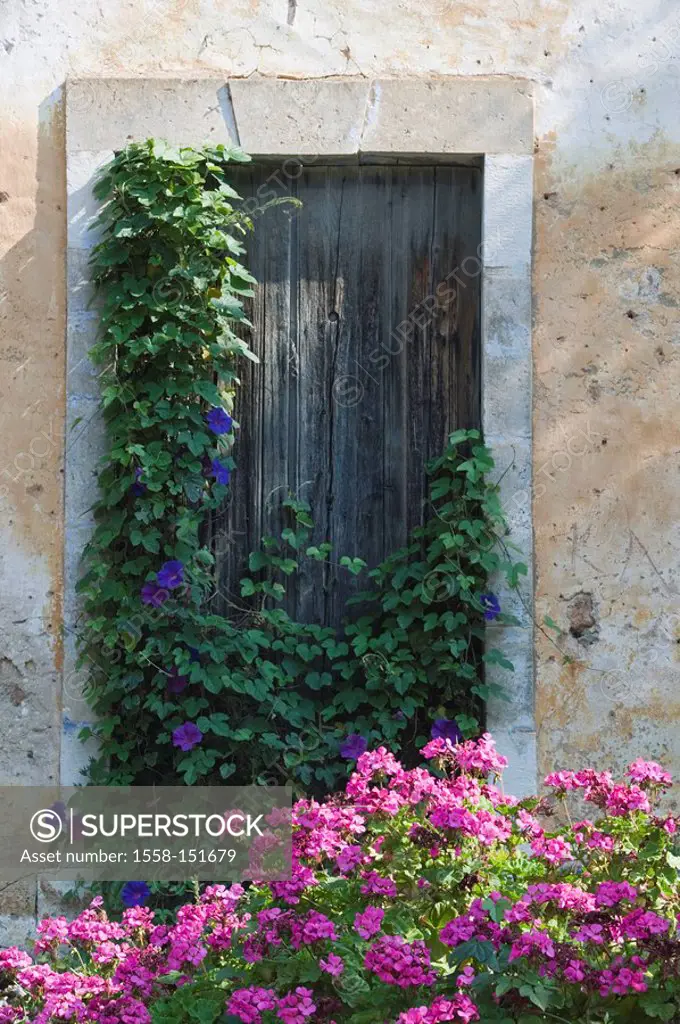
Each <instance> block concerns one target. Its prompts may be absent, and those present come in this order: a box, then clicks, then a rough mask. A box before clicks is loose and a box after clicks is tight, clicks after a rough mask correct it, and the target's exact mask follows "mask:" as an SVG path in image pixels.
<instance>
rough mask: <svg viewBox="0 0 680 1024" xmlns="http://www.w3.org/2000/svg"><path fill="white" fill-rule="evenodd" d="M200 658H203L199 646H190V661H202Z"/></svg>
mask: <svg viewBox="0 0 680 1024" xmlns="http://www.w3.org/2000/svg"><path fill="white" fill-rule="evenodd" d="M200 660H201V652H200V651H199V649H198V647H190V648H189V661H200Z"/></svg>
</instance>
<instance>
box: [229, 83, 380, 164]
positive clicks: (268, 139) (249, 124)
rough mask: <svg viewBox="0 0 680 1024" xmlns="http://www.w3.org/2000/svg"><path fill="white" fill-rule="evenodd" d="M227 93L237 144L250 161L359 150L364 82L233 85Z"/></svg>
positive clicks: (364, 107)
mask: <svg viewBox="0 0 680 1024" xmlns="http://www.w3.org/2000/svg"><path fill="white" fill-rule="evenodd" d="M229 90H230V92H231V99H232V103H233V113H234V121H235V125H236V129H237V131H238V138H239V142H240V145H241V146H242V147H243V149H245V151H246V152H247V153H250V154H251V156H281V157H286V156H288V157H295V156H300V157H303V156H304V157H309V156H317V155H318V154H323V155H325V156H342V155H347V154H353V153H357V152H358V150H359V148H360V142H361V131H362V127H363V124H364V118H365V115H366V110H367V103H368V100H369V93H370V85H369V83H368V82H367V81H365V80H363V81H356V80H344V81H328V80H325V79H324V80H314V79H307V80H301V81H281V80H276V79H248V80H234V81H231V82H230V83H229ZM284 172H285V167H284ZM294 173H295V174H297V169H295V171H294Z"/></svg>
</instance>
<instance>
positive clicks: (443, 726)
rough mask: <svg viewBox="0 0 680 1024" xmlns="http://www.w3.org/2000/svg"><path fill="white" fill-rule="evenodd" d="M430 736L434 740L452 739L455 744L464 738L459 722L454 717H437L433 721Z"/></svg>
mask: <svg viewBox="0 0 680 1024" xmlns="http://www.w3.org/2000/svg"><path fill="white" fill-rule="evenodd" d="M430 736H431V737H432V739H433V740H451V742H452V743H453V744H454V745H455V744H456V743H460V742H461V741H462V739H463V734H462V732H461V731H460V729H459V728H458V724H457V722H455V721H454V720H453V719H452V718H436V719H435V720H434V722H433V723H432V728H431V730H430Z"/></svg>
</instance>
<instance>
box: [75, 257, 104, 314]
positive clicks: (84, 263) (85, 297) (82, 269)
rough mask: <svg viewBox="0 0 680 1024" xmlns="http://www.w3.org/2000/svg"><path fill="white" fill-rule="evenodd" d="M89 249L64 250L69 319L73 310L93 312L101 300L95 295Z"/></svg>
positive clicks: (99, 306)
mask: <svg viewBox="0 0 680 1024" xmlns="http://www.w3.org/2000/svg"><path fill="white" fill-rule="evenodd" d="M89 257H90V251H89V249H68V250H67V252H66V307H67V310H68V316H69V319H70V317H71V316H72V314H73V313H74V312H83V313H95V314H97V313H98V311H99V310H100V308H101V304H102V300H101V299H100V298H99V297H95V290H94V286H93V284H92V274H91V272H90V265H89Z"/></svg>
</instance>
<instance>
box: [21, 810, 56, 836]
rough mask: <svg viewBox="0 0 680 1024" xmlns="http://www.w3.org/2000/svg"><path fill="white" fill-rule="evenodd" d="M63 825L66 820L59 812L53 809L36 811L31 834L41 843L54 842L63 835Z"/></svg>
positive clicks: (30, 826)
mask: <svg viewBox="0 0 680 1024" xmlns="http://www.w3.org/2000/svg"><path fill="white" fill-rule="evenodd" d="M63 827H64V822H63V821H62V819H61V818H60V817H59V815H58V813H57V812H56V811H53V810H51V809H47V810H42V811H36V812H35V814H34V815H33V817H32V818H31V821H30V825H29V828H30V830H31V835H32V836H33V838H34V839H37V840H38V842H39V843H53V842H54V840H55V839H58V838H59V836H60V835H61V831H62V829H63Z"/></svg>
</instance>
